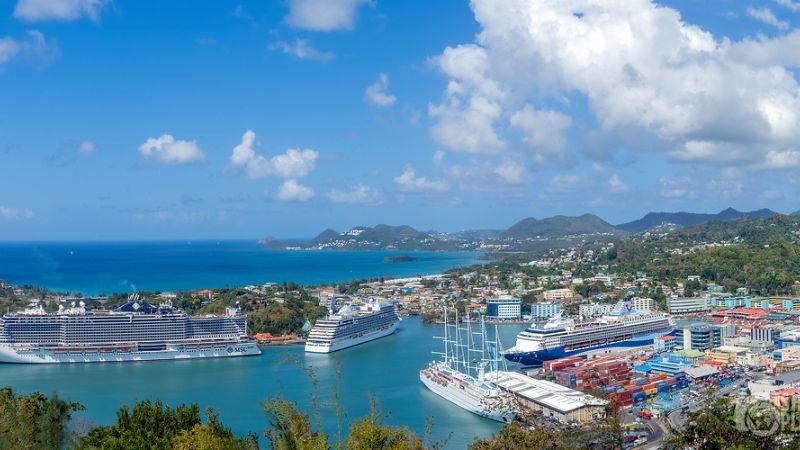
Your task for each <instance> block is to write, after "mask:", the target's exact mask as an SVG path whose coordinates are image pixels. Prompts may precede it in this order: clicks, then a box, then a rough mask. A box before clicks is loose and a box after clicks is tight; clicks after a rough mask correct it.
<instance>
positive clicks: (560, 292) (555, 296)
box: [544, 288, 575, 302]
mask: <svg viewBox="0 0 800 450" xmlns="http://www.w3.org/2000/svg"><path fill="white" fill-rule="evenodd" d="M574 298H575V292H573V291H572V289H568V288H563V289H551V290H549V291H545V292H544V299H545V300H546V301H548V302H560V301H564V300H572V299H574Z"/></svg>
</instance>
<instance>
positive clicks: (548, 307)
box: [531, 303, 561, 319]
mask: <svg viewBox="0 0 800 450" xmlns="http://www.w3.org/2000/svg"><path fill="white" fill-rule="evenodd" d="M559 314H561V304H560V303H534V304H532V305H531V317H533V318H536V319H549V318H551V317H555V316H557V315H559Z"/></svg>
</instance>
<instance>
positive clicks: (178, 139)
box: [0, 0, 800, 240]
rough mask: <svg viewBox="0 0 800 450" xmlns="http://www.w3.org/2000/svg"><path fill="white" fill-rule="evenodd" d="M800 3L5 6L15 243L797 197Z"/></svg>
mask: <svg viewBox="0 0 800 450" xmlns="http://www.w3.org/2000/svg"><path fill="white" fill-rule="evenodd" d="M609 3H613V4H609ZM799 15H800V3H798V2H794V1H790V0H774V1H767V2H763V1H762V2H740V1H699V0H694V1H688V0H684V1H669V2H667V1H664V2H658V3H655V2H651V1H647V0H629V1H625V2H603V1H599V0H558V1H556V0H509V1H507V2H502V3H497V2H492V1H489V0H474V1H472V2H467V1H463V2H462V1H453V2H423V1H408V2H406V1H403V2H397V1H394V2H389V1H384V0H373V1H367V0H287V1H274V2H272V1H269V2H264V1H258V2H239V1H213V2H212V1H206V2H200V1H198V2H192V3H191V10H187V4H186V3H182V2H148V1H123V0H113V1H112V0H16V1H3V2H0V105H2V107H0V166H2V172H1V173H2V175H1V176H0V240H4V239H8V240H19V239H24V240H38V239H48V240H49V239H173V238H187V239H199V238H255V237H260V236H266V235H273V236H278V237H305V236H313V235H314V234H316V233H317V232H318V231H321V230H322V229H323V228H326V227H333V228H336V229H340V230H342V229H346V228H348V227H351V226H355V225H374V224H377V223H390V224H409V225H412V226H415V227H418V228H421V229H437V230H447V231H449V230H461V229H469V228H505V227H508V226H510V225H511V224H513V223H514V222H515V221H517V220H519V219H520V218H523V217H528V216H534V217H540V218H541V217H545V216H550V215H554V214H581V213H584V212H593V213H596V214H598V215H600V216H601V217H603V218H605V219H606V220H608V221H610V222H612V223H620V222H625V221H629V220H633V219H636V218H638V217H640V216H641V215H642V214H644V213H645V212H647V211H653V210H666V211H678V210H688V211H698V212H708V211H718V210H721V209H723V208H725V207H728V206H734V207H736V208H739V209H755V208H761V207H770V208H773V209H775V210H778V211H781V212H792V211H794V210H796V209H800V204H799V203H797V202H796V200H795V199H796V198H797V194H798V190H800V189H799V187H798V183H799V182H800V176H798V175H800V174H798V169H799V168H800V149H798V148H797V142H800V141H799V140H798V139H797V138H798V137H800V136H798V135H800V126H798V125H800V123H798V122H800V108H798V105H800V95H799V94H798V85H797V83H796V79H797V73H796V69H797V66H798V64H800V57H798V56H797V55H799V54H800V31H797V32H796V31H795V25H796V24H797V21H798V16H799Z"/></svg>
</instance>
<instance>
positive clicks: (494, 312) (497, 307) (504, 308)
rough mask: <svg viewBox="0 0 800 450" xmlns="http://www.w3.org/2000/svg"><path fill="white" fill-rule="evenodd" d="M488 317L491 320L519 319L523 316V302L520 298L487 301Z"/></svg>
mask: <svg viewBox="0 0 800 450" xmlns="http://www.w3.org/2000/svg"><path fill="white" fill-rule="evenodd" d="M486 316H487V317H489V318H491V319H519V318H520V317H521V316H522V301H521V300H520V299H518V298H493V299H489V300H486Z"/></svg>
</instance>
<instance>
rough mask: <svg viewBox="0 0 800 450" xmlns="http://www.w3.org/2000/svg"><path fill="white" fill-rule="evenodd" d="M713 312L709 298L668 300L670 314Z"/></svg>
mask: <svg viewBox="0 0 800 450" xmlns="http://www.w3.org/2000/svg"><path fill="white" fill-rule="evenodd" d="M710 310H711V300H710V299H709V298H708V297H671V298H668V299H667V311H669V313H670V314H687V313H695V312H706V311H710Z"/></svg>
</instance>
